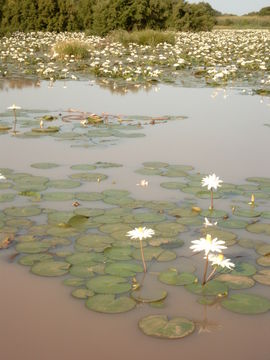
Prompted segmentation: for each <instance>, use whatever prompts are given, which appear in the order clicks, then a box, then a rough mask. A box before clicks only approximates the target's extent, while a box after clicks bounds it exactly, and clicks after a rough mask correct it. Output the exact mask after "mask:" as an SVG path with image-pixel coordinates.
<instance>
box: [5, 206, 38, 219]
mask: <svg viewBox="0 0 270 360" xmlns="http://www.w3.org/2000/svg"><path fill="white" fill-rule="evenodd" d="M4 213H5V214H6V215H7V216H22V217H23V216H26V217H28V216H36V215H39V214H40V213H41V209H39V208H38V207H31V206H26V207H11V208H7V209H5V210H4Z"/></svg>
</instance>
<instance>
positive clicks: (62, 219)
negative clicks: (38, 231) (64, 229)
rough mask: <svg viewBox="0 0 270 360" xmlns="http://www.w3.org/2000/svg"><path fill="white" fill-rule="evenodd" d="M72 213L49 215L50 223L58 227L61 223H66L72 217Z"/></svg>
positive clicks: (53, 212)
mask: <svg viewBox="0 0 270 360" xmlns="http://www.w3.org/2000/svg"><path fill="white" fill-rule="evenodd" d="M72 215H73V212H72V211H56V210H53V211H52V212H50V213H48V223H49V224H54V225H58V224H61V223H66V222H68V220H69V219H70V218H71V217H72Z"/></svg>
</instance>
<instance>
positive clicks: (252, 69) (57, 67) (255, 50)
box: [0, 30, 270, 95]
mask: <svg viewBox="0 0 270 360" xmlns="http://www.w3.org/2000/svg"><path fill="white" fill-rule="evenodd" d="M269 38H270V35H269V31H268V30H251V31H241V30H240V31H237V30H234V31H226V30H225V31H223V30H216V31H212V32H199V33H192V32H188V33H185V32H181V33H176V34H175V45H171V44H168V43H166V42H165V43H160V44H158V45H156V46H148V45H147V46H142V45H138V44H135V43H130V44H129V45H128V46H126V47H125V46H124V45H122V44H120V43H119V42H113V41H112V39H111V38H110V37H107V38H101V37H98V36H86V35H85V34H84V33H74V32H72V33H68V32H65V33H59V34H57V33H55V32H54V33H49V32H36V33H35V32H31V33H27V34H25V33H19V32H16V33H14V34H12V35H11V36H5V37H3V38H1V41H0V77H5V78H6V77H9V78H14V77H22V76H23V77H26V76H28V77H30V78H35V79H47V80H50V81H51V84H53V82H54V81H55V80H56V79H64V80H68V79H73V80H76V79H82V78H89V77H93V76H96V77H97V78H99V79H100V80H101V82H102V84H103V85H104V86H107V85H111V87H112V89H113V90H114V91H117V89H118V88H121V87H123V86H126V85H130V84H131V85H132V84H133V85H134V89H135V88H136V87H137V88H138V87H140V86H145V84H156V83H157V82H164V83H176V84H181V85H183V86H190V85H193V86H194V85H196V84H197V85H199V86H201V85H205V84H208V85H210V86H217V85H224V84H233V85H239V84H241V85H247V84H249V85H252V86H254V90H255V91H256V93H258V94H262V95H269V90H270V89H269V84H270V80H269V70H270V67H269V61H268V60H269V59H268V57H269ZM70 40H71V41H74V40H78V41H79V42H80V43H81V44H82V46H83V47H84V48H85V52H86V54H85V56H84V58H83V59H79V58H76V54H70V55H65V56H61V54H58V53H57V48H56V44H58V45H59V44H61V43H65V42H68V41H70Z"/></svg>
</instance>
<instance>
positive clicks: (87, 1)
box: [76, 0, 96, 31]
mask: <svg viewBox="0 0 270 360" xmlns="http://www.w3.org/2000/svg"><path fill="white" fill-rule="evenodd" d="M95 4H96V0H79V1H77V9H76V10H77V21H78V28H79V29H80V30H90V31H91V29H92V26H93V20H94V19H93V7H94V5H95Z"/></svg>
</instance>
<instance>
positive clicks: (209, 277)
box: [206, 266, 217, 282]
mask: <svg viewBox="0 0 270 360" xmlns="http://www.w3.org/2000/svg"><path fill="white" fill-rule="evenodd" d="M216 270H217V266H215V267H214V269H213V270H212V272H211V273H210V275H209V276H208V278H207V279H206V282H208V281H209V280H210V279H211V278H212V277H213V275H214V274H215V272H216Z"/></svg>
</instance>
